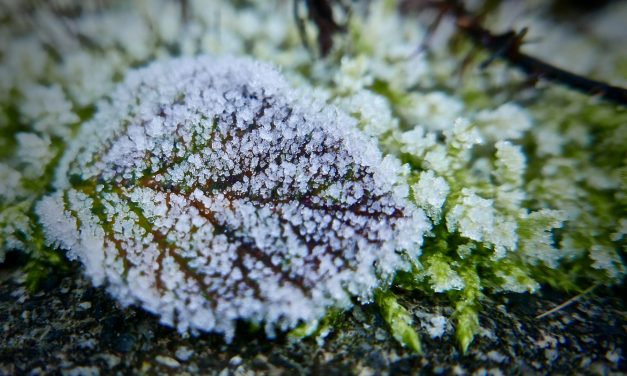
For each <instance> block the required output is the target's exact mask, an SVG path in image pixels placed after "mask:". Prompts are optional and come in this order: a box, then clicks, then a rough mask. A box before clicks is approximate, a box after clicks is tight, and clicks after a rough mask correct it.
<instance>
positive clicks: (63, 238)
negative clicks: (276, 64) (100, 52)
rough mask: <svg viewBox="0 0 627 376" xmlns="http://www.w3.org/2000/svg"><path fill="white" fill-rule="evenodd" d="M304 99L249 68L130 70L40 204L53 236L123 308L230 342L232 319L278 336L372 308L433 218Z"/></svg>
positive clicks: (359, 141) (227, 62) (198, 63)
mask: <svg viewBox="0 0 627 376" xmlns="http://www.w3.org/2000/svg"><path fill="white" fill-rule="evenodd" d="M299 95H300V96H299ZM299 95H297V94H296V93H295V92H294V91H293V90H291V89H290V88H289V87H288V86H287V85H286V84H285V83H284V80H283V79H282V77H281V75H280V74H279V73H278V72H276V71H275V70H274V69H273V68H272V67H270V66H268V65H264V64H261V63H258V62H254V61H251V60H245V59H236V58H215V57H199V58H179V59H172V60H166V61H161V62H156V63H153V64H151V65H150V66H148V67H146V68H143V69H139V70H135V71H131V72H130V73H129V74H128V75H127V77H126V79H125V81H124V82H123V83H122V84H121V85H120V86H119V87H118V88H117V90H115V91H114V93H113V95H111V97H110V99H109V100H108V101H103V102H101V103H100V104H99V108H98V111H97V113H96V115H95V117H94V118H93V120H91V121H90V122H88V123H86V124H85V125H84V126H83V128H82V129H81V132H80V133H79V135H78V136H77V138H76V139H75V140H74V141H73V142H72V143H71V144H70V146H69V148H68V150H67V152H66V153H65V155H64V156H63V157H62V159H61V162H60V165H59V168H58V170H57V175H56V178H55V188H56V193H55V194H53V195H50V196H47V197H45V198H44V199H43V200H42V201H41V202H40V203H39V204H38V207H37V212H38V215H39V217H40V220H41V222H42V224H43V225H44V229H45V232H46V236H47V238H48V241H49V242H50V243H52V244H55V245H58V246H61V247H62V248H65V249H67V250H68V255H69V257H70V258H78V259H80V260H81V261H82V262H83V264H84V265H85V268H86V271H87V274H88V275H89V276H90V277H91V278H92V281H93V282H94V283H95V284H96V285H98V284H101V283H103V282H107V284H108V286H109V289H110V291H111V292H112V294H113V295H115V296H116V297H117V298H118V299H119V300H120V301H121V302H122V303H123V304H131V303H136V302H138V303H140V304H141V305H142V306H143V307H144V308H146V309H147V310H149V311H151V312H154V313H156V314H158V315H160V316H161V320H162V322H164V323H166V324H170V325H176V326H177V327H178V329H179V330H180V331H186V330H192V331H195V330H197V329H200V330H207V331H216V332H221V333H224V334H225V336H226V338H227V340H230V339H231V338H232V336H233V333H234V322H235V320H237V319H244V320H249V321H252V322H265V323H266V331H267V333H268V334H269V335H272V334H273V332H274V330H275V329H277V328H278V329H286V328H291V327H294V326H295V325H297V324H298V323H299V322H301V321H310V320H314V319H317V318H320V317H321V316H322V315H323V314H324V312H325V311H326V309H327V308H328V307H329V306H331V305H333V306H340V307H344V306H347V305H349V304H350V297H351V296H356V297H358V298H359V299H361V300H370V299H371V298H372V293H373V290H374V289H375V288H376V287H378V286H380V285H382V284H385V283H388V281H389V280H390V277H391V276H392V275H393V273H394V272H395V271H397V270H399V269H403V268H406V263H405V261H404V257H403V255H402V252H407V253H408V254H410V255H411V256H414V257H415V256H417V254H418V252H419V249H420V245H421V242H422V235H423V234H424V232H425V231H427V230H428V228H429V224H428V220H427V219H426V216H425V215H424V213H423V212H422V211H421V210H420V209H418V208H416V207H415V206H413V204H411V203H410V202H409V201H408V199H407V198H406V197H405V196H406V195H407V194H408V188H407V187H406V186H405V184H404V183H402V179H398V174H400V173H402V172H403V169H402V168H400V164H399V163H398V162H397V161H396V162H394V161H389V160H388V159H385V160H384V159H382V158H381V155H380V152H379V151H378V148H377V146H376V145H375V144H374V143H373V142H372V141H371V140H370V139H369V138H368V137H366V136H365V135H364V134H363V133H361V132H360V131H359V130H358V129H357V127H356V122H355V121H354V120H353V119H352V118H350V117H349V116H347V115H345V114H343V113H341V112H340V111H338V110H337V109H336V108H334V107H331V106H320V105H317V104H315V103H314V104H312V102H315V101H314V100H313V99H312V98H309V97H307V96H306V95H304V96H303V95H302V94H299ZM295 98H298V99H295ZM397 165H398V166H397ZM386 166H387V167H386ZM390 166H393V167H394V168H390ZM391 171H392V172H391Z"/></svg>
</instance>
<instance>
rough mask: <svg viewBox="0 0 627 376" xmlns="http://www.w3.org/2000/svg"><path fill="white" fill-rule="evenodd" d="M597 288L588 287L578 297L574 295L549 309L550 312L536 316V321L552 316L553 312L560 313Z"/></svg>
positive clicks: (595, 285)
mask: <svg viewBox="0 0 627 376" xmlns="http://www.w3.org/2000/svg"><path fill="white" fill-rule="evenodd" d="M597 287H599V284H598V283H597V284H594V285H592V286H590V287H588V288H587V289H585V290H584V291H583V292H581V293H580V294H579V295H575V296H573V297H572V298H570V299H568V300H567V301H565V302H564V303H562V304H560V305H558V306H556V307H553V308H551V309H550V310H548V311H546V312H544V313H541V314H539V315H538V316H536V319H537V320H539V319H541V318H544V317H546V316H548V315H551V314H553V313H555V312H558V311H561V310H562V309H564V308H566V307H568V306H569V305H571V304H573V303H575V302H577V301H578V300H579V299H581V298H583V297H584V296H586V295H588V294H589V293H591V292H592V291H594V289H596V288H597Z"/></svg>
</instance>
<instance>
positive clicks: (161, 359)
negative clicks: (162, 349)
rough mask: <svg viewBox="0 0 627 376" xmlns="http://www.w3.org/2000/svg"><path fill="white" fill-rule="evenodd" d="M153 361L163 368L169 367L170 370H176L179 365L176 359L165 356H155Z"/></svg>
mask: <svg viewBox="0 0 627 376" xmlns="http://www.w3.org/2000/svg"><path fill="white" fill-rule="evenodd" d="M155 360H156V361H157V362H158V363H161V364H163V365H164V366H166V367H170V368H177V367H179V366H180V365H181V363H179V362H177V361H176V359H173V358H170V357H169V356H165V355H157V356H156V357H155Z"/></svg>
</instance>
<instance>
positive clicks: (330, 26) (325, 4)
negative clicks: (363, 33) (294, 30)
mask: <svg viewBox="0 0 627 376" xmlns="http://www.w3.org/2000/svg"><path fill="white" fill-rule="evenodd" d="M299 1H303V2H304V3H305V5H306V6H307V16H308V17H309V19H310V20H311V21H313V23H314V24H315V25H316V27H317V28H318V47H319V48H320V55H322V56H323V57H324V56H327V55H328V54H329V52H330V51H331V47H333V34H335V33H338V32H343V31H345V30H346V28H345V27H344V26H342V25H339V24H338V23H337V22H335V20H334V19H333V7H332V6H331V1H332V0H295V1H294V17H295V18H296V25H297V26H298V30H299V34H300V36H301V39H302V40H303V41H305V43H306V35H305V27H304V23H303V20H302V19H301V18H300V17H299V15H298V2H299ZM305 47H308V46H307V44H305Z"/></svg>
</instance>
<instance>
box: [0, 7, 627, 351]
mask: <svg viewBox="0 0 627 376" xmlns="http://www.w3.org/2000/svg"><path fill="white" fill-rule="evenodd" d="M5 3H6V6H5V7H3V8H2V9H1V12H2V13H1V14H0V41H1V42H0V76H1V77H2V79H1V80H0V85H1V86H2V90H1V91H0V146H1V148H0V156H1V160H0V177H1V179H0V210H1V212H0V225H1V226H2V227H1V228H0V230H1V231H0V234H1V237H0V259H1V258H2V255H3V253H4V252H5V251H6V250H8V249H15V248H17V249H25V250H29V251H30V252H31V253H32V252H35V253H37V252H39V254H41V251H37V250H36V249H37V248H41V247H34V246H33V245H34V244H41V241H42V239H41V231H40V230H38V228H37V227H38V226H37V225H36V223H37V220H38V218H37V215H36V214H35V213H34V211H33V208H34V206H35V204H36V203H37V202H38V200H40V198H41V197H42V196H44V195H46V194H48V193H50V192H51V191H53V190H54V189H58V187H55V185H53V184H52V176H53V174H52V172H53V171H54V170H55V169H56V165H57V161H58V159H59V158H60V155H61V152H62V151H63V150H64V149H65V148H66V145H68V142H71V140H73V139H74V138H75V137H76V133H77V132H79V130H80V129H81V128H82V127H83V125H84V124H85V123H86V122H88V121H90V120H92V118H93V117H94V116H97V115H94V109H95V104H96V103H97V102H98V101H99V100H101V99H102V98H109V97H111V93H113V91H112V90H113V88H114V87H115V85H116V84H117V83H118V82H119V81H120V80H121V79H122V77H124V76H126V75H127V73H128V72H129V70H131V69H134V68H136V67H138V66H143V65H145V64H147V63H149V62H151V61H154V60H158V59H163V58H166V57H168V56H196V55H200V54H214V55H224V54H230V55H235V56H248V57H253V58H255V59H258V60H263V61H268V62H271V63H273V64H276V65H277V66H279V67H280V68H281V69H282V73H283V74H284V75H285V76H286V77H287V78H288V80H289V81H290V85H292V86H294V87H299V88H301V89H302V90H303V91H312V92H313V94H312V96H313V97H315V98H318V100H320V101H321V102H324V103H323V106H327V105H329V106H336V107H337V108H339V109H341V111H343V112H345V113H346V114H348V115H349V116H350V117H352V118H354V120H355V122H356V124H357V126H358V127H359V128H360V129H361V130H362V131H363V132H364V133H365V134H367V135H369V136H371V137H373V138H375V139H376V142H377V143H378V146H379V149H380V150H381V151H382V152H383V153H384V154H386V155H390V156H391V157H390V158H387V159H383V160H382V161H383V162H385V164H383V163H382V166H381V169H382V170H383V171H392V173H393V174H394V175H398V176H401V177H402V179H403V185H405V186H407V187H409V189H408V191H407V195H408V197H409V198H410V199H411V200H412V201H413V202H414V203H415V205H417V206H419V207H421V208H422V209H424V211H425V212H426V213H427V214H428V216H429V218H430V220H431V222H432V223H433V225H434V227H433V229H432V231H431V233H430V234H428V235H427V236H426V237H425V238H424V245H423V247H422V252H421V253H420V256H419V257H418V256H416V257H415V259H413V260H410V261H411V264H412V270H411V272H404V273H400V274H399V275H398V276H397V286H398V287H400V288H405V289H409V290H411V289H419V290H421V291H423V292H427V293H437V294H446V295H447V296H448V297H449V298H450V299H451V300H452V301H453V302H454V303H455V305H456V307H457V308H456V312H455V314H454V317H453V319H454V320H455V322H456V323H457V333H458V338H459V342H460V345H461V347H462V348H464V349H465V348H467V347H468V346H469V345H470V343H471V341H472V337H473V335H474V333H476V332H477V330H479V325H480V323H479V322H478V319H477V317H478V316H477V312H478V309H479V307H480V300H481V296H482V294H484V293H487V292H500V291H509V292H517V293H523V292H535V291H537V290H538V289H539V288H540V287H541V285H542V284H550V285H553V286H556V287H559V288H563V289H568V290H583V289H585V288H586V287H587V286H589V285H591V284H595V283H607V284H612V283H622V280H623V278H624V274H625V265H624V257H625V247H626V246H625V244H626V243H625V241H626V238H625V237H626V233H627V231H626V230H625V228H626V225H625V223H627V214H626V209H625V208H627V194H625V192H626V191H627V189H626V187H627V148H626V147H625V145H627V128H626V124H627V110H625V108H624V107H617V106H615V105H613V104H609V103H602V102H599V101H598V100H597V99H595V98H592V97H590V96H586V95H583V94H580V93H575V92H572V91H570V90H568V89H566V88H563V87H558V86H555V85H546V84H545V85H541V86H540V87H539V88H537V89H533V90H528V89H527V90H523V89H521V88H523V87H524V83H525V77H522V76H521V75H520V73H518V72H515V71H513V70H511V69H509V68H508V67H507V66H505V65H503V64H502V63H499V62H494V63H493V64H492V65H491V66H490V67H489V68H488V69H486V70H484V71H478V70H477V69H476V67H475V66H473V65H471V66H470V67H469V68H468V69H466V70H465V71H464V73H463V74H459V69H460V64H461V62H462V61H463V60H464V58H465V55H466V53H467V52H468V51H470V50H474V49H475V47H474V46H472V45H471V44H470V43H469V42H468V41H466V40H464V39H463V38H460V37H458V36H456V35H452V34H451V33H450V32H446V30H447V29H448V30H451V28H450V27H449V26H451V25H450V24H449V25H448V26H447V24H446V21H445V24H444V26H443V27H442V29H443V30H444V31H443V32H441V33H440V34H439V35H437V36H436V38H435V39H434V40H433V41H432V43H431V48H430V50H429V53H418V51H417V48H418V46H419V45H420V43H421V42H422V40H423V37H424V36H425V30H426V28H427V27H428V24H426V23H425V19H424V18H418V17H414V16H413V15H411V14H407V13H403V14H400V13H399V12H398V11H397V9H398V4H397V2H395V1H384V2H369V3H370V4H369V5H368V9H364V6H363V5H359V4H354V7H353V9H352V12H351V15H350V17H345V18H342V17H340V16H341V14H342V13H341V12H339V9H338V12H336V16H338V20H339V21H340V22H343V23H345V24H346V33H344V34H338V35H336V36H335V37H334V47H333V49H332V50H331V51H330V53H329V56H328V57H327V58H325V59H321V58H316V57H315V52H314V55H311V53H310V52H308V51H307V49H306V48H305V47H304V46H303V43H302V41H301V39H300V36H299V34H298V30H297V27H296V25H295V24H294V23H290V22H287V21H286V20H289V19H291V17H292V10H291V5H292V2H291V1H280V0H277V1H248V2H237V3H236V4H232V3H230V2H227V1H214V2H211V3H210V4H208V3H207V2H205V1H201V0H197V1H189V2H187V3H188V7H189V9H187V12H186V14H185V15H183V13H182V8H181V7H179V6H177V5H176V4H175V3H173V2H169V1H157V0H155V1H142V2H120V3H118V2H115V1H111V2H104V3H103V2H95V3H94V4H92V3H91V2H85V3H82V4H83V5H82V6H77V5H76V4H73V5H72V2H67V4H66V5H65V6H66V7H67V8H64V6H63V5H59V6H57V7H52V8H49V9H48V8H46V7H45V6H42V7H39V8H37V10H36V11H35V12H27V11H26V7H25V6H24V5H23V2H20V1H13V2H5ZM103 4H104V5H103ZM77 7H78V8H80V7H83V8H84V9H83V11H82V12H77V11H76V9H77ZM544 11H546V8H544V6H540V5H539V4H538V3H537V2H534V1H530V2H524V3H523V2H520V5H518V6H517V7H511V4H510V3H508V2H504V5H502V6H501V7H500V8H498V9H496V10H495V11H494V13H493V16H492V17H488V18H487V19H486V22H487V23H488V25H489V26H492V27H495V28H497V29H498V27H501V26H503V24H507V23H508V22H510V21H511V20H515V22H523V21H525V22H528V23H527V24H526V25H524V26H530V33H531V34H534V33H538V34H536V35H540V36H542V38H543V40H544V42H545V43H544V44H542V43H536V44H529V45H528V46H524V48H526V49H532V52H533V53H535V54H537V55H539V56H541V57H544V58H547V59H548V60H551V61H555V62H556V63H564V62H566V63H568V64H567V65H565V66H568V67H570V63H574V62H577V64H576V66H574V67H573V68H576V69H577V70H578V71H579V72H580V73H583V74H591V75H593V76H597V77H600V78H601V79H604V80H607V81H614V82H616V83H620V82H623V83H624V77H625V74H624V73H625V72H624V67H625V64H624V62H625V61H626V60H625V55H624V51H622V50H623V49H620V48H606V47H603V46H607V45H608V43H613V42H612V41H614V42H615V41H616V40H617V38H619V37H617V35H619V34H620V35H622V34H621V33H618V34H617V33H616V30H622V25H621V24H620V22H618V23H617V22H616V20H617V19H618V20H620V19H621V18H620V17H618V16H616V15H617V14H624V12H626V11H627V7H625V6H624V5H619V4H618V3H617V4H616V5H613V6H612V8H611V9H608V10H607V11H606V12H604V13H600V14H597V15H596V16H595V18H594V19H593V20H591V22H592V23H591V27H590V30H593V32H591V33H589V34H587V35H581V34H577V33H576V32H575V31H573V30H572V29H569V28H568V27H563V26H560V25H559V24H557V23H554V22H552V21H551V20H549V19H548V18H540V17H539V16H540V15H542V14H543V13H542V12H544ZM621 12H622V13H621ZM218 15H219V16H218ZM340 18H342V19H340ZM508 20H509V21H508ZM427 21H428V20H427ZM68 25H71V27H67V26H68ZM599 25H603V26H602V27H601V26H599ZM129 28H132V30H130V29H129ZM305 28H306V38H308V39H309V43H308V44H309V45H312V46H314V45H315V36H316V35H315V34H316V30H315V28H314V27H313V25H312V24H310V23H309V22H305ZM614 29H616V30H614ZM131 35H132V37H129V36H131ZM553 36H555V37H553ZM619 40H620V39H619ZM556 41H559V42H556ZM563 41H568V43H563ZM543 46H544V47H543ZM599 48H601V49H602V51H603V53H602V54H598V53H590V51H596V50H599ZM586 56H595V57H599V59H587V58H585V57H586ZM553 59H555V60H553ZM621 62H622V63H621ZM621 67H623V68H621ZM621 69H623V71H621ZM35 149H36V150H37V151H36V152H31V150H35ZM392 157H393V158H392ZM399 160H400V161H401V163H398V161H399ZM394 161H396V162H394ZM148 167H150V166H148ZM339 193H340V194H341V192H339ZM96 196H97V195H96ZM413 240H415V241H418V242H420V241H422V239H413ZM44 254H45V252H44ZM416 254H418V252H417V253H416ZM35 259H36V257H35ZM382 296H385V297H386V299H383V300H381V302H383V301H385V302H386V303H385V304H383V306H385V307H388V308H385V307H383V306H382V309H383V312H384V313H385V315H384V316H386V317H395V315H397V314H401V313H402V312H401V311H400V308H399V311H398V312H396V313H395V312H392V311H394V310H395V309H394V308H390V307H398V306H397V305H396V303H394V302H392V300H391V299H393V295H382ZM381 302H380V303H381ZM386 309H387V311H386ZM414 327H418V325H416V324H414ZM392 329H394V327H393V326H392ZM402 337H403V336H400V337H399V338H402ZM407 338H409V337H407ZM412 338H413V337H412ZM416 338H417V337H416ZM414 347H415V346H414Z"/></svg>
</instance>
